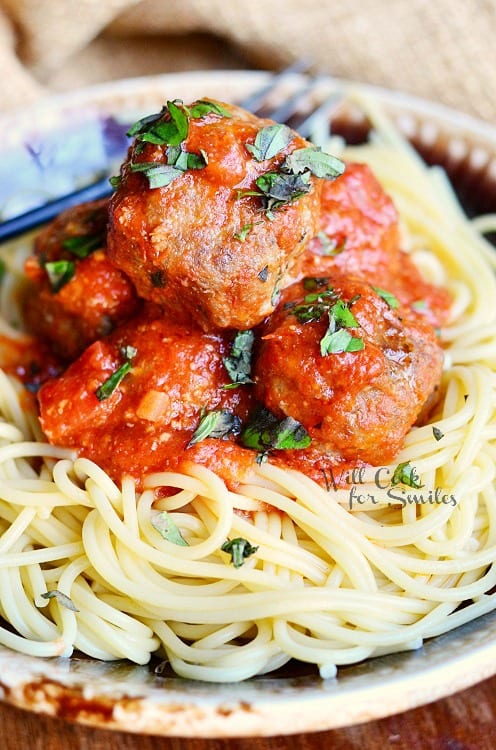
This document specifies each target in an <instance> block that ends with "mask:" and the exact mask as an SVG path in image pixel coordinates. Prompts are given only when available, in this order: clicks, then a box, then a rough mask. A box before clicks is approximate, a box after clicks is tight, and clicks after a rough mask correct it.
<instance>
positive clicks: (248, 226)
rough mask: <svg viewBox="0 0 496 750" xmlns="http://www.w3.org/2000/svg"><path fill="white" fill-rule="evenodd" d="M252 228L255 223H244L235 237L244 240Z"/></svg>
mask: <svg viewBox="0 0 496 750" xmlns="http://www.w3.org/2000/svg"><path fill="white" fill-rule="evenodd" d="M252 229H253V224H244V225H243V226H242V227H241V229H240V230H239V232H236V234H235V235H234V239H236V240H239V241H240V242H244V241H245V240H246V238H247V237H248V235H249V234H250V232H251V230H252Z"/></svg>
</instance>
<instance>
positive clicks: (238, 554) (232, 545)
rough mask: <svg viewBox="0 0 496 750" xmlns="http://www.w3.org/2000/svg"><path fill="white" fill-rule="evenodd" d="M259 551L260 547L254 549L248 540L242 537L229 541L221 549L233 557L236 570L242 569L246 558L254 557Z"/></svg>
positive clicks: (232, 560)
mask: <svg viewBox="0 0 496 750" xmlns="http://www.w3.org/2000/svg"><path fill="white" fill-rule="evenodd" d="M257 549H258V547H254V546H253V545H251V544H250V542H249V541H248V540H247V539H243V538H242V537H237V538H236V539H230V540H229V539H228V540H227V542H224V544H223V545H222V547H221V550H222V551H223V552H228V553H229V554H230V555H231V562H232V564H233V565H234V567H235V568H240V567H241V566H242V565H243V563H244V561H245V560H246V558H247V557H250V555H253V554H254V553H255V552H256V551H257Z"/></svg>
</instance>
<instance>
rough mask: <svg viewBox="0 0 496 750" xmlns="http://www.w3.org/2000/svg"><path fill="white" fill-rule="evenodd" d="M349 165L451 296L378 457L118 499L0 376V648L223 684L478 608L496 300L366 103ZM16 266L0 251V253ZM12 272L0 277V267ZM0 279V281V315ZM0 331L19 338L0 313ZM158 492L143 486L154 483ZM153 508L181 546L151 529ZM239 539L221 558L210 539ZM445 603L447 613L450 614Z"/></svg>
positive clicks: (436, 175) (485, 264) (486, 560)
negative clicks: (386, 202)
mask: <svg viewBox="0 0 496 750" xmlns="http://www.w3.org/2000/svg"><path fill="white" fill-rule="evenodd" d="M362 106H365V107H366V108H367V110H368V114H369V116H370V117H371V119H372V122H373V124H374V126H375V131H374V138H373V142H371V143H370V144H367V145H363V146H359V147H355V148H345V149H344V151H343V156H344V158H346V159H348V158H349V159H354V160H360V161H362V162H363V161H364V162H367V163H368V164H369V165H370V166H371V167H372V169H373V171H374V172H375V174H376V175H377V177H378V178H379V180H380V181H381V183H382V185H383V186H384V188H385V189H386V190H387V191H388V192H389V193H390V194H391V195H392V197H393V199H394V201H395V203H396V206H397V208H398V210H399V213H400V216H401V219H402V223H403V229H404V243H405V247H406V249H407V250H408V251H409V252H410V253H411V257H412V258H413V260H414V261H415V263H416V264H417V265H418V266H419V268H420V269H421V271H422V273H423V274H424V276H425V277H426V278H427V279H428V280H429V281H432V282H434V283H436V284H440V285H443V286H445V287H447V288H448V289H449V290H450V292H451V293H452V296H453V305H452V311H451V318H450V321H449V324H448V325H447V326H446V327H445V328H443V330H442V332H441V340H442V342H443V343H444V345H445V347H446V363H445V369H444V374H443V382H442V398H441V399H440V401H439V403H438V405H437V407H436V411H435V413H434V414H433V416H432V418H431V419H430V422H429V424H425V425H423V426H421V427H414V428H412V429H411V431H410V432H409V434H408V435H407V438H406V440H405V444H404V447H403V449H402V451H401V453H400V455H399V456H398V457H397V461H396V462H397V463H402V462H404V463H407V464H408V465H410V466H413V467H415V470H416V473H417V475H418V477H420V479H421V486H419V487H413V488H412V487H409V486H405V484H401V483H399V484H398V483H394V482H392V481H391V478H392V476H393V473H394V470H395V467H394V466H383V467H369V468H367V469H363V470H361V471H360V472H359V473H358V474H357V473H353V472H350V475H349V476H348V481H347V482H344V483H343V482H341V484H340V485H339V486H334V484H333V478H332V477H328V478H327V479H328V484H327V488H323V487H321V486H319V485H318V484H316V483H315V482H314V481H312V480H311V479H310V478H308V477H307V476H305V475H304V474H302V473H300V472H298V471H295V470H290V469H284V468H280V467H278V466H274V465H272V464H271V463H270V461H269V463H262V464H261V465H259V466H256V467H255V468H254V469H253V472H252V476H251V477H250V479H249V481H247V482H245V483H244V484H242V485H241V486H240V487H239V488H238V489H237V491H236V492H233V491H230V490H229V489H228V487H227V486H226V484H225V483H224V482H223V481H222V480H221V479H220V478H219V477H218V476H216V475H215V474H214V473H213V472H212V471H210V470H209V469H207V468H205V467H203V466H199V465H194V464H191V465H190V466H189V469H188V471H187V472H184V473H175V472H163V473H155V474H152V475H150V476H148V477H146V479H145V481H144V489H143V490H142V491H140V492H137V491H136V489H135V483H134V481H133V480H131V479H126V478H125V479H124V480H123V482H122V486H117V484H116V483H115V482H114V481H112V479H111V478H110V477H109V476H108V475H107V474H106V473H105V472H104V471H103V470H102V469H101V468H99V467H98V466H97V465H96V464H95V463H93V462H91V461H89V460H87V459H85V458H77V457H76V456H75V454H74V453H73V452H71V451H69V450H67V449H62V448H57V447H54V446H50V445H48V444H46V443H45V442H43V438H42V435H41V432H40V429H39V426H38V424H37V416H36V413H35V411H34V410H33V411H32V412H29V410H26V402H25V400H24V396H23V388H22V386H21V385H20V384H19V383H18V382H17V381H16V380H15V379H14V378H12V377H10V376H7V375H4V374H2V375H1V381H0V413H1V418H2V419H1V422H0V446H1V447H0V498H1V499H0V615H1V616H2V617H3V619H4V620H5V621H6V623H9V624H10V627H1V628H0V643H1V644H3V645H4V646H6V647H8V648H11V649H15V650H18V651H21V652H23V653H27V654H32V655H35V656H70V655H71V654H72V652H73V650H74V649H77V650H79V651H81V652H83V653H85V654H88V655H89V656H92V657H95V658H97V659H103V660H111V659H120V658H125V659H129V660H131V661H133V662H135V663H138V664H145V663H147V662H148V661H149V659H150V656H151V655H152V654H158V655H159V656H160V657H161V658H166V659H167V660H168V661H169V662H170V664H171V666H172V669H173V670H174V671H175V672H176V673H177V674H179V675H181V676H184V677H187V678H192V679H200V680H208V681H236V680H242V679H246V678H249V677H251V676H253V675H257V674H263V673H267V672H269V671H271V670H274V669H276V668H278V667H279V666H281V665H283V664H284V663H285V662H287V661H288V660H289V659H292V658H294V659H298V660H301V661H304V662H310V663H312V664H315V665H317V666H318V669H319V671H320V674H321V676H322V677H324V678H325V677H330V676H333V675H334V674H335V673H336V670H337V667H338V666H339V665H343V664H351V663H354V662H358V661H361V660H363V659H366V658H369V657H373V656H376V655H380V654H387V653H391V652H394V651H399V650H405V649H414V648H418V647H420V646H421V644H422V642H423V640H424V639H425V638H429V637H432V636H436V635H438V634H440V633H443V632H445V631H447V630H450V629H452V628H455V627H457V626H459V625H461V624H463V623H465V622H467V621H468V620H471V619H473V618H475V617H478V616H479V615H481V614H483V613H485V612H488V611H490V610H492V609H494V607H495V606H496V594H492V593H490V592H491V591H492V590H493V589H494V586H495V585H496V568H495V566H494V564H493V563H494V560H495V558H496V492H495V488H494V477H495V466H496V443H495V438H496V372H495V365H496V308H494V306H490V305H489V304H488V301H489V300H491V301H492V300H494V299H495V298H496V281H495V278H494V274H493V269H494V266H495V263H494V259H493V256H492V252H493V251H492V250H490V249H489V245H488V244H487V243H486V241H485V240H484V239H483V237H482V235H481V234H480V231H479V228H480V229H482V230H483V231H489V230H491V229H493V228H494V224H495V223H494V221H491V220H490V219H487V220H485V222H484V220H483V219H479V220H477V221H476V222H474V223H470V222H469V221H468V220H467V219H466V218H465V216H464V215H463V213H462V211H461V209H460V208H459V206H458V204H457V202H456V199H455V197H454V194H453V192H452V190H451V188H450V186H449V184H448V182H447V180H446V178H445V176H444V173H443V172H442V170H441V169H439V168H437V167H433V168H427V167H426V166H425V165H424V164H423V163H422V162H421V160H420V158H419V157H418V156H417V155H416V153H414V152H413V149H411V148H410V147H409V145H407V144H405V143H404V142H403V141H402V139H401V138H400V136H399V135H398V134H397V133H396V132H395V131H394V130H393V129H392V128H391V126H390V125H389V124H388V123H386V122H385V121H384V119H383V117H382V115H381V114H380V113H378V112H376V111H375V109H374V108H373V107H372V105H370V103H367V104H365V105H364V104H363V102H362ZM8 263H9V265H10V267H11V269H12V268H14V270H15V267H16V264H18V263H19V260H18V259H17V260H16V259H15V258H12V257H10V258H9V259H8ZM14 276H15V273H14ZM12 288H13V285H12V284H11V282H7V284H6V285H4V288H3V296H4V299H3V308H2V309H3V310H4V316H5V315H7V311H8V310H9V309H10V308H11V303H9V300H10V299H11V293H12ZM2 333H3V334H4V335H7V334H8V335H9V336H13V337H15V336H19V335H20V334H16V333H15V331H14V330H13V329H10V328H9V326H8V323H7V322H6V321H4V323H3V327H2ZM161 487H168V488H173V489H174V490H176V493H175V494H172V495H171V496H168V497H160V494H159V495H158V497H159V498H160V499H157V493H156V490H157V489H159V488H161ZM164 511H165V512H166V514H167V515H166V516H165V517H166V518H167V519H168V521H171V522H173V523H174V524H175V526H177V528H178V529H179V531H180V534H181V537H182V539H183V540H184V543H183V544H175V543H173V542H172V541H169V540H168V539H165V538H163V537H162V536H161V534H160V533H159V530H158V529H157V524H156V523H154V519H155V518H156V515H157V514H163V513H164ZM236 538H243V539H246V540H248V541H249V543H250V545H252V546H253V548H254V549H255V551H254V552H253V554H251V555H250V556H249V557H247V558H246V559H245V560H244V563H243V564H242V565H240V566H239V567H235V566H234V565H233V564H232V561H231V559H230V556H229V553H228V552H226V551H224V550H223V549H222V547H223V545H225V542H226V540H228V539H230V540H232V539H236ZM461 604H464V606H463V607H460V605H461Z"/></svg>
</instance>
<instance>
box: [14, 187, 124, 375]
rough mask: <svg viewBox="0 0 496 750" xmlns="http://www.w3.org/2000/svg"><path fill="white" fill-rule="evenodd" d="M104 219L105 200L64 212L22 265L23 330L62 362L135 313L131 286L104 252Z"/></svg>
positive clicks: (39, 238) (105, 223)
mask: <svg viewBox="0 0 496 750" xmlns="http://www.w3.org/2000/svg"><path fill="white" fill-rule="evenodd" d="M107 213H108V201H107V200H102V201H96V202H91V203H85V204H82V205H79V206H76V207H74V208H69V209H68V210H67V211H64V212H63V213H62V214H61V215H60V216H59V217H58V218H57V219H55V220H54V221H53V222H51V223H50V224H49V225H48V226H47V227H45V228H44V229H43V230H42V231H41V232H40V234H39V235H38V236H37V237H36V240H35V255H34V256H32V257H30V258H28V260H27V261H26V265H25V270H26V275H27V277H28V279H29V282H30V283H29V284H28V286H27V288H26V292H25V294H24V300H23V305H22V307H23V317H24V321H25V325H26V328H27V329H28V331H30V332H31V333H33V334H34V335H35V336H37V337H39V338H40V339H42V340H43V341H46V342H47V343H49V344H50V346H51V349H52V350H53V352H54V353H56V354H57V355H58V356H60V357H62V358H63V359H65V360H72V359H74V358H75V357H77V356H78V355H79V354H80V353H81V352H82V351H83V350H84V349H85V348H86V347H87V346H88V345H89V344H90V343H92V342H93V341H95V340H96V339H98V338H101V337H102V336H105V335H107V334H108V333H110V331H111V330H112V329H113V328H114V327H115V326H116V325H118V324H119V323H121V322H123V321H124V320H126V319H127V318H129V317H130V316H131V315H132V314H133V313H134V312H135V310H136V309H137V305H138V299H137V296H136V292H135V290H134V287H133V285H132V283H131V282H130V281H129V279H128V278H127V277H126V276H125V275H124V274H123V273H122V271H120V270H119V269H118V268H116V267H115V266H114V265H113V264H112V263H111V262H110V260H109V259H108V257H107V254H106V251H105V242H106V238H105V235H106V227H107Z"/></svg>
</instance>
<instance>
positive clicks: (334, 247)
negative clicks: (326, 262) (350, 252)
mask: <svg viewBox="0 0 496 750" xmlns="http://www.w3.org/2000/svg"><path fill="white" fill-rule="evenodd" d="M316 236H317V239H318V240H320V244H321V247H322V254H323V255H325V256H326V257H329V256H332V255H339V253H342V252H343V250H344V249H345V248H346V240H344V241H343V242H341V244H339V245H338V243H337V242H336V240H335V239H334V238H333V237H329V235H328V234H326V233H325V232H323V231H322V232H317V235H316Z"/></svg>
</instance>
